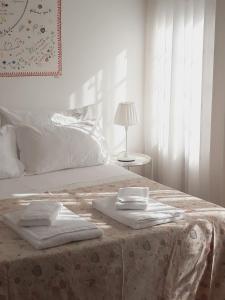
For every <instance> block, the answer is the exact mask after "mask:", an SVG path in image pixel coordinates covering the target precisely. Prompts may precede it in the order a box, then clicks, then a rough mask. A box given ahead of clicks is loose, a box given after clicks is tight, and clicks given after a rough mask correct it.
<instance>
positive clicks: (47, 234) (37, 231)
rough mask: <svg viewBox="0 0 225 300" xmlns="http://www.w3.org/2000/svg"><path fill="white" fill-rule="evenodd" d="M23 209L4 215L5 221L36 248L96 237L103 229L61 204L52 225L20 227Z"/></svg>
mask: <svg viewBox="0 0 225 300" xmlns="http://www.w3.org/2000/svg"><path fill="white" fill-rule="evenodd" d="M21 213H23V211H21V209H20V210H17V211H14V212H10V213H6V214H5V215H3V222H4V223H5V224H6V225H7V226H9V227H10V228H12V229H13V230H14V231H15V232H16V233H17V234H19V235H20V236H21V237H22V238H24V239H25V240H26V241H28V242H29V243H30V244H31V245H32V246H33V247H34V248H36V249H46V248H50V247H55V246H59V245H63V244H66V243H70V242H74V241H82V240H88V239H94V238H98V237H100V236H102V231H101V230H100V229H99V228H97V226H96V225H95V224H93V223H90V222H88V221H87V220H85V219H83V218H81V217H80V216H79V215H76V214H74V213H73V212H72V211H70V210H69V209H67V208H66V207H64V206H63V205H62V206H61V209H60V211H59V213H58V216H57V217H56V219H55V221H54V222H53V225H52V226H40V227H20V226H18V222H19V220H20V217H21Z"/></svg>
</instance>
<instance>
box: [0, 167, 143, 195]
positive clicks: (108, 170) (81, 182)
mask: <svg viewBox="0 0 225 300" xmlns="http://www.w3.org/2000/svg"><path fill="white" fill-rule="evenodd" d="M135 177H138V175H136V174H134V173H132V172H129V171H127V170H126V169H124V168H122V167H119V166H116V165H112V164H106V165H100V166H95V167H87V168H76V169H68V170H61V171H57V172H51V173H46V174H41V175H29V176H22V177H19V178H12V179H2V180H0V200H2V199H7V198H12V197H14V196H18V195H21V194H27V193H31V194H33V193H42V192H46V191H57V190H58V191H59V190H62V189H63V188H65V187H68V186H70V187H71V188H72V187H80V186H85V185H94V184H95V183H97V182H102V183H108V182H111V181H116V180H118V181H119V180H122V179H132V178H135Z"/></svg>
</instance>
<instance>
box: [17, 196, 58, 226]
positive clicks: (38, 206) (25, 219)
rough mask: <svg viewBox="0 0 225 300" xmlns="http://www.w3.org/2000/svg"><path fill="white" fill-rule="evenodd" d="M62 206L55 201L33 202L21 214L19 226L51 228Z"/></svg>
mask: <svg viewBox="0 0 225 300" xmlns="http://www.w3.org/2000/svg"><path fill="white" fill-rule="evenodd" d="M61 206H62V204H61V203H58V202H54V201H44V202H43V201H42V202H31V203H30V204H29V205H28V206H27V207H26V208H25V209H24V210H23V212H22V213H21V216H20V220H19V225H20V226H25V227H31V226H50V225H52V223H53V221H54V220H55V219H56V217H57V215H58V212H59V210H60V209H61Z"/></svg>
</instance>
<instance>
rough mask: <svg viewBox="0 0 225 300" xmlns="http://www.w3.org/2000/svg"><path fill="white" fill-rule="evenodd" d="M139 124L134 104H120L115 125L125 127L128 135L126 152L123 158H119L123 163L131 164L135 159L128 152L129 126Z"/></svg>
mask: <svg viewBox="0 0 225 300" xmlns="http://www.w3.org/2000/svg"><path fill="white" fill-rule="evenodd" d="M137 122H138V117H137V111H136V108H135V104H134V102H122V103H119V105H118V108H117V111H116V115H115V119H114V123H115V124H117V125H120V126H124V129H125V133H126V151H125V152H124V153H123V156H121V157H119V159H118V160H119V161H122V162H131V161H134V159H133V158H132V157H131V156H129V154H128V151H127V135H128V128H129V126H132V125H135V124H137Z"/></svg>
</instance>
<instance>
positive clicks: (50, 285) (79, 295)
mask: <svg viewBox="0 0 225 300" xmlns="http://www.w3.org/2000/svg"><path fill="white" fill-rule="evenodd" d="M124 186H148V187H150V190H151V196H152V197H153V198H155V199H158V200H160V201H161V202H164V203H168V204H170V205H172V206H175V207H178V208H182V209H184V210H185V213H186V218H185V220H180V221H177V222H175V223H169V224H164V225H160V226H155V227H152V228H147V229H143V230H132V229H130V228H128V227H126V226H124V225H121V224H119V223H117V222H116V221H113V220H112V219H110V218H108V217H106V216H104V215H102V214H101V213H100V212H98V211H96V210H94V209H93V208H92V207H91V202H92V200H93V199H96V198H101V197H106V196H109V195H113V194H115V193H116V192H117V190H118V188H120V187H124ZM0 198H1V201H0V214H3V213H4V212H7V211H10V210H13V209H14V208H16V207H19V206H22V205H27V204H28V203H30V202H31V201H34V200H36V201H42V200H45V199H57V200H59V201H61V202H63V204H64V205H65V206H67V207H68V208H69V209H71V210H73V211H75V212H77V213H79V214H80V215H82V216H84V217H86V218H87V219H88V220H91V221H92V222H94V223H95V224H97V226H99V227H100V228H101V229H102V230H103V231H104V234H103V237H102V238H101V239H95V240H90V241H83V242H76V243H71V244H67V245H64V246H60V247H55V248H51V249H47V250H42V251H40V250H34V249H33V248H32V247H31V246H30V245H29V244H28V243H27V242H26V241H24V240H22V239H21V238H20V237H19V236H18V235H17V234H16V233H14V232H13V231H11V230H10V229H9V228H7V227H6V226H5V225H4V224H3V223H2V222H0V233H1V234H0V299H1V300H6V299H9V300H10V299H18V300H31V299H35V300H36V299H41V300H45V299H46V300H57V299H60V300H64V299H79V300H89V299H91V300H93V299H97V300H101V299H105V300H114V299H115V300H119V299H126V300H139V299H140V300H144V299H146V300H189V299H190V300H208V299H214V300H220V299H221V300H222V299H224V294H225V255H224V253H225V235H224V234H225V224H224V219H225V210H224V209H223V208H221V207H219V206H216V205H214V204H211V203H208V202H205V201H203V200H201V199H198V198H194V197H192V196H189V195H186V194H183V193H181V192H179V191H176V190H173V189H171V188H168V187H165V186H163V185H160V184H158V183H156V182H154V181H151V180H149V179H146V178H144V177H141V176H139V175H136V174H134V173H131V172H129V171H127V170H125V169H123V168H121V167H118V166H114V165H103V166H97V167H90V168H80V169H79V168H78V169H72V170H66V171H58V172H53V173H48V174H43V175H35V176H23V177H21V178H18V179H6V180H1V181H0Z"/></svg>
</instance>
